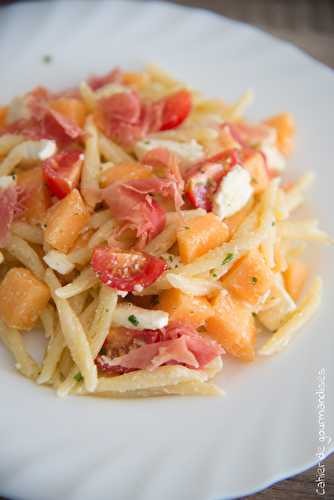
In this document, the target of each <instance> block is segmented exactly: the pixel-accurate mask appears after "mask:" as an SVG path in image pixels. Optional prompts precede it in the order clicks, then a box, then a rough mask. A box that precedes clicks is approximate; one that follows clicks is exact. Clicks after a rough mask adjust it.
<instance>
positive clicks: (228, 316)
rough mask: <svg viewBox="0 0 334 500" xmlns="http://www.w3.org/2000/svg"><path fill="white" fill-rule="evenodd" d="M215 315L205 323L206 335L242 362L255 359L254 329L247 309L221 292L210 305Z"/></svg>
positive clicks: (253, 322)
mask: <svg viewBox="0 0 334 500" xmlns="http://www.w3.org/2000/svg"><path fill="white" fill-rule="evenodd" d="M212 306H213V309H214V311H215V314H214V315H213V316H211V317H210V318H209V319H208V321H207V327H206V328H207V334H208V335H210V337H212V338H214V339H215V340H217V342H219V343H220V344H221V345H222V346H223V347H224V349H225V350H226V351H227V352H228V353H229V354H231V355H232V356H234V357H236V358H239V359H241V360H242V361H253V360H254V358H255V341H256V328H255V321H254V318H253V316H252V313H251V311H250V310H249V308H248V307H247V306H246V305H245V304H243V303H242V302H240V301H239V300H237V299H234V298H232V297H231V296H230V295H229V294H228V293H227V292H226V291H225V290H223V291H221V292H220V293H219V294H218V295H217V297H216V298H215V299H214V301H213V303H212Z"/></svg>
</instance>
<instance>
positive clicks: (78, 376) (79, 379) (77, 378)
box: [73, 372, 84, 382]
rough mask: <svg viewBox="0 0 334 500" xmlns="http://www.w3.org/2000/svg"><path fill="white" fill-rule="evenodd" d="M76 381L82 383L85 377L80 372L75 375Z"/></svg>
mask: <svg viewBox="0 0 334 500" xmlns="http://www.w3.org/2000/svg"><path fill="white" fill-rule="evenodd" d="M73 378H74V380H76V381H77V382H82V381H83V379H84V378H83V376H82V375H81V372H78V373H76V374H75V375H74V377H73Z"/></svg>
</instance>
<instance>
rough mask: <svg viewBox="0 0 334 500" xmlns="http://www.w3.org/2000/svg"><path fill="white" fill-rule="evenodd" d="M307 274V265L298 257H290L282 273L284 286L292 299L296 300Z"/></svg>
mask: <svg viewBox="0 0 334 500" xmlns="http://www.w3.org/2000/svg"><path fill="white" fill-rule="evenodd" d="M307 275H308V267H307V266H306V264H305V263H304V262H302V261H301V260H299V259H292V260H291V261H290V262H289V264H288V268H287V270H286V271H285V272H284V273H283V278H284V284H285V288H286V289H287V291H288V293H289V294H290V295H291V297H292V298H293V300H295V301H296V300H298V299H299V297H300V295H301V293H302V290H303V287H304V285H305V281H306V279H307Z"/></svg>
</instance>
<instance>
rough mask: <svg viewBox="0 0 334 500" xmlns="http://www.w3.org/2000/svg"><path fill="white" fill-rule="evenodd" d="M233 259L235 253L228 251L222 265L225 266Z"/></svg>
mask: <svg viewBox="0 0 334 500" xmlns="http://www.w3.org/2000/svg"><path fill="white" fill-rule="evenodd" d="M232 259H233V253H228V254H227V255H226V257H225V259H224V260H223V262H222V265H223V266H225V264H228V263H229V262H231V260H232Z"/></svg>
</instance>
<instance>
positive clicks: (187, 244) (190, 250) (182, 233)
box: [176, 213, 229, 264]
mask: <svg viewBox="0 0 334 500" xmlns="http://www.w3.org/2000/svg"><path fill="white" fill-rule="evenodd" d="M228 237H229V230H228V227H227V225H226V224H225V223H224V222H222V221H221V220H220V219H219V218H218V217H217V216H216V215H214V214H213V213H209V214H206V215H200V216H199V217H194V218H193V219H190V220H187V221H186V222H185V224H184V225H182V226H181V227H180V229H179V230H178V231H177V236H176V239H177V244H178V248H179V253H180V257H181V260H182V262H184V263H186V264H187V263H188V262H192V261H193V260H195V259H197V258H198V257H200V256H201V255H204V254H205V253H207V252H208V251H209V250H212V249H213V248H216V247H217V246H219V245H221V244H222V243H224V241H226V240H228Z"/></svg>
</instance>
